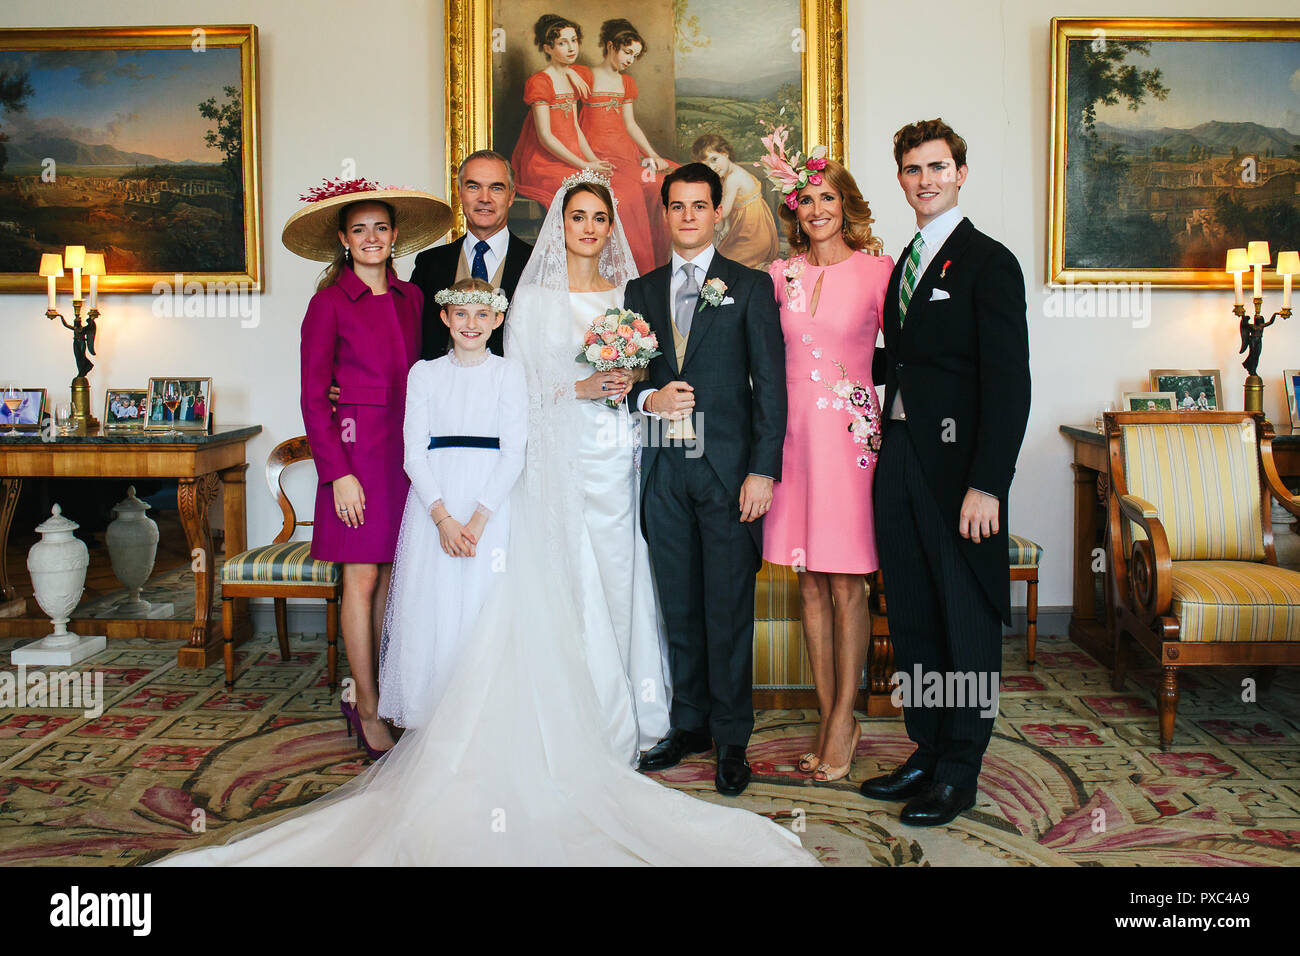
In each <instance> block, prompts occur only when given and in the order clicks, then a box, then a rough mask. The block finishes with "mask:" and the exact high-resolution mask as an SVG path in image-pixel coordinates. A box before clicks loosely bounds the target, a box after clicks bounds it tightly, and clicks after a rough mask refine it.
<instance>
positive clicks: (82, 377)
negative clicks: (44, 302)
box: [45, 299, 99, 435]
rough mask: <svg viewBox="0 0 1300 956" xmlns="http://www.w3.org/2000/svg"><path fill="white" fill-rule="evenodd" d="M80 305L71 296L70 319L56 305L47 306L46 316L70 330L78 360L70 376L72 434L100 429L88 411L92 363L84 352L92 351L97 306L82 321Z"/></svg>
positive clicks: (93, 347) (97, 421) (92, 352)
mask: <svg viewBox="0 0 1300 956" xmlns="http://www.w3.org/2000/svg"><path fill="white" fill-rule="evenodd" d="M81 305H82V300H81V299H73V300H72V321H71V322H69V321H68V320H67V319H66V318H64V317H63V313H61V312H59V311H58V310H57V309H46V310H45V317H46V318H48V319H50V320H51V321H53V320H54V319H56V318H57V319H58V320H59V321H60V322H62V323H63V327H64V328H65V329H71V330H72V356H73V358H75V359H76V360H77V376H76V378H74V379H73V380H72V421H71V422H70V427H71V429H72V433H73V434H74V435H92V434H94V433H95V432H96V431H98V430H99V419H97V418H95V416H94V415H92V414H91V412H90V380H89V379H88V378H86V375H87V374H88V373H89V372H90V370H91V369H92V368H94V367H95V363H94V362H92V361H91V360H90V359H89V358H87V353H89V354H90V355H94V354H95V320H96V319H97V318H99V310H98V309H91V310H90V311H88V312H87V313H86V321H85V322H84V323H83V322H82V320H81Z"/></svg>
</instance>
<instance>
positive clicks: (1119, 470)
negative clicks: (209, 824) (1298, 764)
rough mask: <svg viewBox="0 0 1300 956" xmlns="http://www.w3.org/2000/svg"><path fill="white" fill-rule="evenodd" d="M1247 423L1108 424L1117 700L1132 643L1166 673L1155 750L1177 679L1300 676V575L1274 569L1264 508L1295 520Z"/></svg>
mask: <svg viewBox="0 0 1300 956" xmlns="http://www.w3.org/2000/svg"><path fill="white" fill-rule="evenodd" d="M1272 440H1273V429H1272V426H1271V425H1269V424H1268V423H1267V422H1266V421H1265V420H1264V416H1263V415H1262V414H1259V413H1253V412H1149V413H1148V412H1118V413H1117V412H1108V413H1106V441H1107V446H1108V450H1109V458H1110V495H1109V526H1108V530H1107V534H1108V543H1109V552H1110V553H1109V560H1110V569H1111V583H1112V586H1113V589H1114V591H1113V595H1114V599H1115V628H1116V633H1115V689H1116V690H1119V689H1121V688H1122V686H1123V682H1124V672H1125V669H1126V666H1127V663H1128V657H1127V655H1128V649H1129V648H1128V645H1129V642H1130V640H1131V641H1136V642H1137V643H1138V644H1140V645H1141V646H1142V647H1144V648H1146V649H1147V651H1149V652H1150V653H1151V654H1153V655H1154V656H1155V658H1156V660H1157V661H1159V662H1160V665H1161V667H1162V668H1163V670H1164V673H1163V679H1162V681H1161V684H1160V690H1159V693H1158V694H1157V703H1158V706H1159V712H1160V746H1161V749H1165V750H1167V749H1168V748H1169V746H1170V744H1171V743H1172V741H1173V735H1174V717H1175V715H1176V713H1177V708H1178V669H1179V668H1180V667H1197V666H1206V665H1213V664H1220V665H1239V666H1240V665H1258V666H1271V665H1277V664H1300V573H1297V572H1295V571H1288V570H1285V569H1283V568H1279V567H1278V566H1277V556H1276V555H1275V554H1274V552H1273V528H1272V523H1271V521H1270V518H1269V496H1270V495H1271V496H1273V497H1275V498H1277V499H1278V501H1279V502H1280V503H1281V504H1282V506H1283V507H1284V508H1286V510H1288V511H1290V512H1291V513H1292V514H1295V515H1300V498H1295V497H1292V495H1291V493H1290V492H1289V491H1288V490H1287V489H1286V487H1285V486H1284V485H1283V484H1282V479H1281V478H1280V477H1279V476H1278V473H1277V467H1276V466H1275V465H1274V463H1273V443H1272Z"/></svg>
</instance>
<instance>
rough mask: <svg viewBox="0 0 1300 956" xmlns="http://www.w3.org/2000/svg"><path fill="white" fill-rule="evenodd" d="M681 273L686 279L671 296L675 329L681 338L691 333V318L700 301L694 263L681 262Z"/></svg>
mask: <svg viewBox="0 0 1300 956" xmlns="http://www.w3.org/2000/svg"><path fill="white" fill-rule="evenodd" d="M682 275H683V276H685V277H686V281H685V282H683V283H682V284H681V287H680V288H679V289H678V290H677V295H675V296H674V297H673V312H674V314H675V316H676V323H677V331H678V332H680V333H681V336H682V338H686V336H688V335H690V334H691V319H693V318H694V317H695V307H696V305H698V304H699V301H700V284H699V283H698V282H697V281H695V264H694V263H692V262H683V263H682Z"/></svg>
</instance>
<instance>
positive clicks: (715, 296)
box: [696, 276, 727, 312]
mask: <svg viewBox="0 0 1300 956" xmlns="http://www.w3.org/2000/svg"><path fill="white" fill-rule="evenodd" d="M726 295H727V283H725V282H723V281H722V280H721V279H719V278H718V277H717V276H714V277H713V278H712V279H710V280H709V281H708V282H706V283H704V285H703V286H701V287H700V309H703V308H704V307H705V306H706V305H711V306H713V307H715V308H716V307H717V306H720V305H722V302H723V299H725V298H726ZM696 311H697V312H698V311H699V309H697V310H696Z"/></svg>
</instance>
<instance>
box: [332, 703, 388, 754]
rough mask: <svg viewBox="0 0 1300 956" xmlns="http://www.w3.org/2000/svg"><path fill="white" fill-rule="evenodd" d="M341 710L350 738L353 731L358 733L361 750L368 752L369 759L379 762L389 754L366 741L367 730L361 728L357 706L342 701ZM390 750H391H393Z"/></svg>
mask: <svg viewBox="0 0 1300 956" xmlns="http://www.w3.org/2000/svg"><path fill="white" fill-rule="evenodd" d="M339 710H341V711H342V712H343V719H344V720H346V721H347V723H348V736H349V737H351V736H352V731H353V730H355V731H356V732H357V738H358V741H359V742H360V744H361V749H363V750H364V751H365V752H366V756H367V757H369V758H370V759H371V760H378V759H379V758H380V757H382V756H383V755H384V754H386V753H388V751H387V750H376V749H375V748H374V747H372V746H370V741H368V740H366V731H365V728H363V727H362V726H361V713H360V712H359V711H358V710H357V705H356V704H349V703H348V702H347V701H346V700H341V701H339ZM389 749H390V750H391V749H392V748H389Z"/></svg>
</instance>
